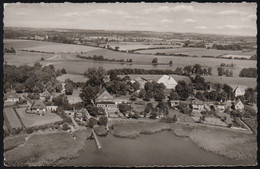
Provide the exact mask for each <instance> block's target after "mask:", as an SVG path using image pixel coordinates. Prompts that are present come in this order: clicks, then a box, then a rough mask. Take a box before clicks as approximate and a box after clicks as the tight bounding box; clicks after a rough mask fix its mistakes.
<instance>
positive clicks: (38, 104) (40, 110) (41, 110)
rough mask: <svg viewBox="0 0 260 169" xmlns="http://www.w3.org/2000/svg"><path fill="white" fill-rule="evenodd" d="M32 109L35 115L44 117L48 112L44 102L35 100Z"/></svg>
mask: <svg viewBox="0 0 260 169" xmlns="http://www.w3.org/2000/svg"><path fill="white" fill-rule="evenodd" d="M30 109H31V111H32V112H33V113H35V114H40V115H41V116H42V115H44V114H45V113H46V110H47V109H46V106H45V104H44V103H43V101H42V100H35V102H34V103H33V104H32V106H31V108H30Z"/></svg>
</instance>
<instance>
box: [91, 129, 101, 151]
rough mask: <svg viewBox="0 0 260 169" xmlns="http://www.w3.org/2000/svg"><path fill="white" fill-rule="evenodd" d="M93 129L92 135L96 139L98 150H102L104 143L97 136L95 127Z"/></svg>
mask: <svg viewBox="0 0 260 169" xmlns="http://www.w3.org/2000/svg"><path fill="white" fill-rule="evenodd" d="M91 131H92V136H93V138H94V139H95V142H96V145H97V149H98V151H101V150H102V145H101V143H100V142H99V140H98V137H97V135H96V133H95V131H94V130H93V129H91Z"/></svg>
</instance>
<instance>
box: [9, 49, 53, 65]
mask: <svg viewBox="0 0 260 169" xmlns="http://www.w3.org/2000/svg"><path fill="white" fill-rule="evenodd" d="M51 56H52V55H51V54H45V53H32V52H23V51H17V52H16V54H4V62H7V64H9V65H16V66H22V65H29V66H32V65H34V63H36V62H39V61H40V60H41V58H42V57H43V58H44V59H47V58H49V57H51Z"/></svg>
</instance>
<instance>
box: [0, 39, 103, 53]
mask: <svg viewBox="0 0 260 169" xmlns="http://www.w3.org/2000/svg"><path fill="white" fill-rule="evenodd" d="M4 47H5V48H11V47H13V48H14V49H16V50H17V49H18V50H19V49H20V50H21V49H23V50H34V51H43V52H54V53H81V52H88V51H91V50H95V49H98V48H95V47H90V46H83V45H72V44H64V43H54V42H46V41H35V40H19V39H17V40H14V39H6V40H4Z"/></svg>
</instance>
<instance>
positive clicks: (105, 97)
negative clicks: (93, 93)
mask: <svg viewBox="0 0 260 169" xmlns="http://www.w3.org/2000/svg"><path fill="white" fill-rule="evenodd" d="M96 105H97V107H102V108H103V109H105V111H106V113H115V112H118V109H117V106H116V104H115V100H114V97H113V96H112V95H111V94H109V93H108V91H107V90H106V89H105V88H102V89H101V90H100V91H99V92H98V94H97V98H96Z"/></svg>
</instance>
